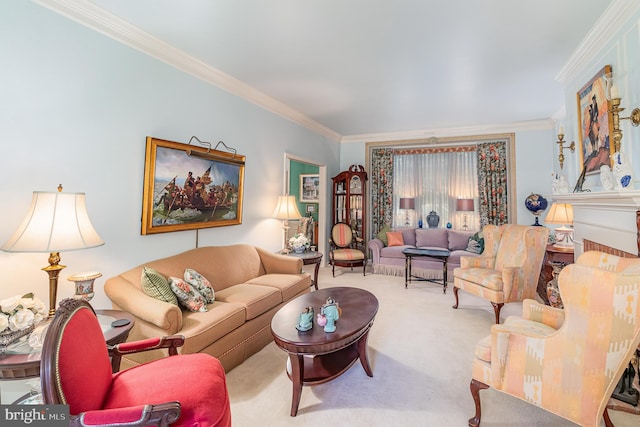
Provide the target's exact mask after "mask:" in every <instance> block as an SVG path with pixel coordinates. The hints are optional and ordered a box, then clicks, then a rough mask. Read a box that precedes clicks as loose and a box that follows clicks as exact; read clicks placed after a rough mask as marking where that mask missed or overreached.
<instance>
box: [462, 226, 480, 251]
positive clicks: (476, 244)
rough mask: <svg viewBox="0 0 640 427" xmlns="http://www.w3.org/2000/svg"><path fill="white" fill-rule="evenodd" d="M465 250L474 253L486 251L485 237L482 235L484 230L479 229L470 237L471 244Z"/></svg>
mask: <svg viewBox="0 0 640 427" xmlns="http://www.w3.org/2000/svg"><path fill="white" fill-rule="evenodd" d="M465 250H466V251H467V252H472V253H474V254H481V253H482V252H484V237H483V236H482V231H478V232H477V233H475V234H474V235H473V236H471V237H469V245H468V246H467V249H465Z"/></svg>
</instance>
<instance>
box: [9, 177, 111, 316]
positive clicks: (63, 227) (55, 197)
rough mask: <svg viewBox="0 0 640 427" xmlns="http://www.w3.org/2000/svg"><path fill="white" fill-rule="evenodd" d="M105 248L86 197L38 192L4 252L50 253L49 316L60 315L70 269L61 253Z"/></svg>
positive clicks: (44, 269) (47, 268) (60, 188)
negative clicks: (61, 285) (64, 276)
mask: <svg viewBox="0 0 640 427" xmlns="http://www.w3.org/2000/svg"><path fill="white" fill-rule="evenodd" d="M101 245H104V241H102V239H101V238H100V236H99V235H98V233H97V232H96V230H95V229H94V228H93V225H92V224H91V221H90V220H89V214H88V213H87V207H86V202H85V194H84V193H63V192H62V185H59V186H58V192H45V191H34V192H33V199H32V201H31V208H30V209H29V212H28V213H27V216H26V217H25V219H24V220H23V222H22V224H21V225H20V227H18V230H17V231H16V232H15V233H14V234H13V236H11V238H10V239H9V240H8V241H7V243H5V244H4V245H3V246H2V247H1V248H0V249H2V250H3V251H6V252H44V253H46V252H49V265H48V266H47V267H44V268H42V270H43V271H46V272H47V274H48V275H49V316H53V315H54V314H55V312H56V295H57V293H58V276H59V275H60V271H61V270H62V269H64V268H65V267H66V266H65V265H61V264H60V252H62V251H76V250H80V249H88V248H93V247H96V246H101Z"/></svg>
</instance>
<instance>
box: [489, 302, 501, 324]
mask: <svg viewBox="0 0 640 427" xmlns="http://www.w3.org/2000/svg"><path fill="white" fill-rule="evenodd" d="M491 305H492V306H493V311H494V313H495V314H496V325H499V324H500V310H501V309H502V306H503V305H504V303H500V304H498V303H496V302H492V303H491Z"/></svg>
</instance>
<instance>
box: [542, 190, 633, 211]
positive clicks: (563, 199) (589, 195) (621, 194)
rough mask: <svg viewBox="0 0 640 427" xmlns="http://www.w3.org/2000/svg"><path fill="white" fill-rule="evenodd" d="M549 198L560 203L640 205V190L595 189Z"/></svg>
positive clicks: (613, 205) (553, 195)
mask: <svg viewBox="0 0 640 427" xmlns="http://www.w3.org/2000/svg"><path fill="white" fill-rule="evenodd" d="M544 197H545V198H546V199H548V200H552V201H553V202H560V203H570V204H572V205H574V206H576V205H580V206H603V205H604V206H610V207H619V208H624V207H633V208H637V207H640V191H638V190H619V191H594V192H589V191H587V192H583V193H567V194H551V195H548V196H544Z"/></svg>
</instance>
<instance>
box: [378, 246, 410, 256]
mask: <svg viewBox="0 0 640 427" xmlns="http://www.w3.org/2000/svg"><path fill="white" fill-rule="evenodd" d="M412 247H413V246H409V245H403V246H388V247H386V248H382V250H381V251H380V256H381V257H383V258H402V259H405V256H404V254H403V253H402V251H404V250H405V249H407V248H412Z"/></svg>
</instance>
